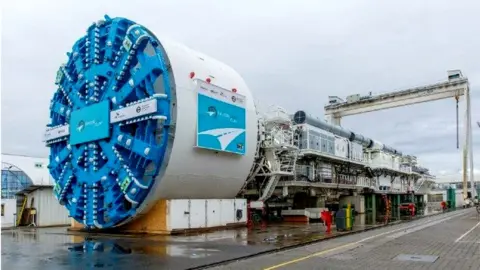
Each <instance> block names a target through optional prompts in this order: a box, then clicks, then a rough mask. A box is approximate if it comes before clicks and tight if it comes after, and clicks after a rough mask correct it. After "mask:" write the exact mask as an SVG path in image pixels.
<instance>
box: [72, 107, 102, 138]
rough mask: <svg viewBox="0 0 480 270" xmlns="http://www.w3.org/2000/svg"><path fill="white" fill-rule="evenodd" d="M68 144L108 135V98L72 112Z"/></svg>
mask: <svg viewBox="0 0 480 270" xmlns="http://www.w3.org/2000/svg"><path fill="white" fill-rule="evenodd" d="M69 126H70V144H71V145H75V144H80V143H85V142H91V141H96V140H100V139H104V138H107V137H108V136H109V135H110V103H109V101H108V100H106V101H103V102H100V103H97V104H94V105H90V106H88V107H85V108H82V109H80V110H76V111H73V112H72V115H71V117H70V125H69Z"/></svg>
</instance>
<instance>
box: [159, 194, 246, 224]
mask: <svg viewBox="0 0 480 270" xmlns="http://www.w3.org/2000/svg"><path fill="white" fill-rule="evenodd" d="M167 205H168V212H167V213H168V218H167V220H168V224H167V230H168V231H175V230H185V229H202V228H214V227H224V226H228V225H230V224H237V223H245V222H247V201H246V200H245V199H223V200H222V199H218V200H216V199H210V200H168V203H167ZM240 213H241V214H240Z"/></svg>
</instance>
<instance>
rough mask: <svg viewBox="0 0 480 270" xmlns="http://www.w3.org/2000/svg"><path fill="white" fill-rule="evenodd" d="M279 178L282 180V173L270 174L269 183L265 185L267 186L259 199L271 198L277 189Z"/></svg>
mask: <svg viewBox="0 0 480 270" xmlns="http://www.w3.org/2000/svg"><path fill="white" fill-rule="evenodd" d="M278 180H280V175H271V176H270V178H269V179H268V182H267V184H266V185H265V188H264V189H263V192H262V195H261V196H260V198H258V201H264V200H266V199H268V198H270V196H272V194H273V192H274V191H275V188H276V187H277V184H278Z"/></svg>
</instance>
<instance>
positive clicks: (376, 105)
mask: <svg viewBox="0 0 480 270" xmlns="http://www.w3.org/2000/svg"><path fill="white" fill-rule="evenodd" d="M447 74H448V80H447V81H445V82H441V83H436V84H431V85H426V86H421V87H415V88H411V89H406V90H401V91H396V92H391V93H387V94H380V95H376V96H371V95H370V96H366V97H360V95H352V96H349V97H347V101H343V100H341V99H340V98H338V97H330V100H329V104H328V105H326V106H325V107H324V109H325V118H326V120H327V121H329V122H330V123H332V124H335V125H340V122H341V119H342V117H344V116H349V115H355V114H362V113H367V112H373V111H379V110H385V109H391V108H396V107H402V106H408V105H413V104H419V103H424V102H430V101H435V100H440V99H446V98H456V99H457V102H458V98H459V97H460V96H465V103H466V106H465V123H466V124H465V143H464V147H463V155H462V158H463V184H464V185H463V186H464V188H463V193H464V197H465V198H466V197H467V178H468V176H467V172H468V169H467V168H468V167H469V168H470V171H469V178H470V181H471V194H472V197H473V196H475V193H476V190H475V185H474V183H475V181H474V173H473V172H474V170H473V148H472V126H471V122H472V119H471V104H470V89H469V82H468V78H466V77H463V75H462V72H461V71H460V70H449V71H448V72H447ZM457 104H458V103H457ZM457 109H458V107H457ZM457 117H458V116H457ZM479 126H480V124H479Z"/></svg>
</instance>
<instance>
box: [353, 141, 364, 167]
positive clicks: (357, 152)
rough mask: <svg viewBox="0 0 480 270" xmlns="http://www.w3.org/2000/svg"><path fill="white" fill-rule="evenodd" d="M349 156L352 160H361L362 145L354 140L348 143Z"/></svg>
mask: <svg viewBox="0 0 480 270" xmlns="http://www.w3.org/2000/svg"><path fill="white" fill-rule="evenodd" d="M350 153H351V154H350V157H351V159H352V160H354V161H359V162H363V146H362V145H361V144H359V143H356V142H351V143H350Z"/></svg>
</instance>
